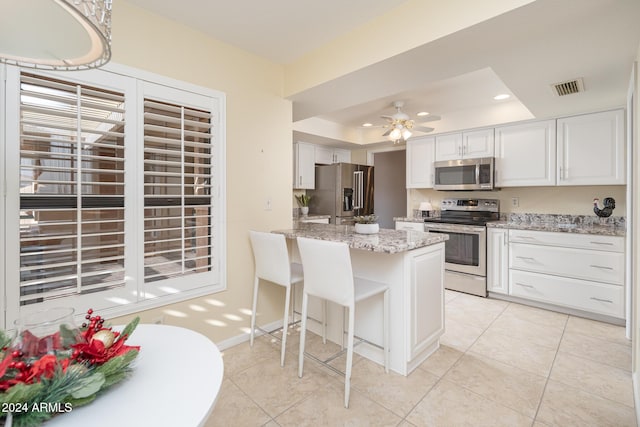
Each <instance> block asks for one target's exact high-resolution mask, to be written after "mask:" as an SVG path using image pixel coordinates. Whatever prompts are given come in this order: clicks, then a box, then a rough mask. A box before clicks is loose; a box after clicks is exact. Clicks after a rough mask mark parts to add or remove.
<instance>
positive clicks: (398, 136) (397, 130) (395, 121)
mask: <svg viewBox="0 0 640 427" xmlns="http://www.w3.org/2000/svg"><path fill="white" fill-rule="evenodd" d="M392 105H393V107H394V108H395V109H396V113H395V114H393V115H392V116H380V117H382V118H383V119H386V120H387V121H388V122H389V123H388V124H387V125H385V127H388V128H389V129H388V130H387V131H386V132H385V133H383V134H382V136H388V137H389V139H390V140H392V141H393V143H394V144H401V143H404V142H406V141H407V139H409V137H410V136H411V135H412V131H418V132H424V133H428V132H432V131H433V130H434V128H432V127H427V126H422V124H419V125H416V124H415V122H414V121H413V120H411V118H410V117H409V115H408V114H406V113H404V112H403V111H402V107H404V101H395V102H394V103H393V104H392ZM435 120H440V117H439V116H431V115H430V116H428V117H425V119H424V121H425V122H432V121H435Z"/></svg>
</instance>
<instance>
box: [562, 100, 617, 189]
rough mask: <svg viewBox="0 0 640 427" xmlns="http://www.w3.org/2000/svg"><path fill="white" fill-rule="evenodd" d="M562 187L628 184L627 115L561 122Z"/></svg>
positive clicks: (608, 113)
mask: <svg viewBox="0 0 640 427" xmlns="http://www.w3.org/2000/svg"><path fill="white" fill-rule="evenodd" d="M557 126H558V129H557V130H558V185H620V184H624V183H625V154H624V152H625V143H624V111H623V110H613V111H605V112H601V113H594V114H583V115H581V116H574V117H566V118H562V119H558V123H557Z"/></svg>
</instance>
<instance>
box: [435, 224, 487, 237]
mask: <svg viewBox="0 0 640 427" xmlns="http://www.w3.org/2000/svg"><path fill="white" fill-rule="evenodd" d="M424 230H425V231H435V232H440V233H460V234H478V235H479V234H483V233H486V231H487V229H486V228H485V227H478V226H475V225H449V224H447V225H442V224H438V225H431V224H428V225H425V227H424Z"/></svg>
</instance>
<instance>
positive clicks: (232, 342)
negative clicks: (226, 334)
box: [216, 320, 282, 351]
mask: <svg viewBox="0 0 640 427" xmlns="http://www.w3.org/2000/svg"><path fill="white" fill-rule="evenodd" d="M281 327H282V320H276V321H275V322H271V323H268V324H266V325H262V326H260V328H262V329H264V330H265V331H269V332H271V331H275V330H276V329H278V328H281ZM260 335H264V332H262V331H261V330H259V329H256V334H255V336H256V337H259V336H260ZM247 341H249V333H243V334H240V335H236V336H235V337H231V338H228V339H226V340H224V341H220V342H217V343H216V345H217V346H218V349H219V350H221V351H222V350H226V349H228V348H231V347H233V346H236V345H238V344H242V343H243V342H247Z"/></svg>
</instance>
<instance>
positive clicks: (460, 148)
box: [458, 145, 462, 156]
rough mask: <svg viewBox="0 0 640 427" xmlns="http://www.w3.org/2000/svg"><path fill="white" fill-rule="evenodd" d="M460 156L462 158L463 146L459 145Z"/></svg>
mask: <svg viewBox="0 0 640 427" xmlns="http://www.w3.org/2000/svg"><path fill="white" fill-rule="evenodd" d="M458 156H462V145H458Z"/></svg>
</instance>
